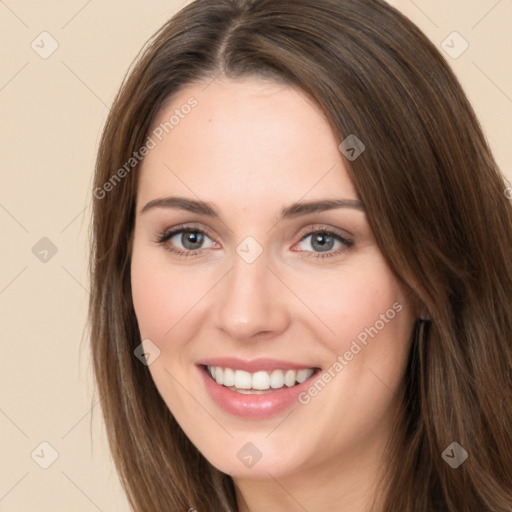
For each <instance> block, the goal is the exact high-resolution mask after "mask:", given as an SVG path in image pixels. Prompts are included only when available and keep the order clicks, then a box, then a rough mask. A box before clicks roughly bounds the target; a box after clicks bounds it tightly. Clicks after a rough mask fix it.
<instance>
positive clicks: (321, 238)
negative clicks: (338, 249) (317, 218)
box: [313, 233, 334, 252]
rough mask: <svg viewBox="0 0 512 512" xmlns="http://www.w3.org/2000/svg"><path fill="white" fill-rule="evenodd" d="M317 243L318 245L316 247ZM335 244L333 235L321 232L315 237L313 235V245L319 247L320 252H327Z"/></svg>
mask: <svg viewBox="0 0 512 512" xmlns="http://www.w3.org/2000/svg"><path fill="white" fill-rule="evenodd" d="M315 244H317V247H315ZM333 245H334V238H333V237H332V236H329V235H326V234H323V233H319V234H317V235H316V236H315V237H313V247H314V248H315V249H318V250H319V251H320V252H325V251H328V250H330V249H332V247H333Z"/></svg>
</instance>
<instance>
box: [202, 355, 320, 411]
mask: <svg viewBox="0 0 512 512" xmlns="http://www.w3.org/2000/svg"><path fill="white" fill-rule="evenodd" d="M211 361H213V360H211ZM223 361H226V360H225V359H223ZM259 361H260V363H261V361H263V360H259ZM268 361H270V360H267V362H268ZM275 362H276V361H272V368H273V369H275V368H281V369H300V368H307V366H295V367H294V368H290V364H289V363H288V366H279V365H278V366H275ZM208 364H210V363H208ZM279 364H282V363H279ZM211 366H227V367H228V368H233V367H235V368H237V369H244V368H242V367H241V366H240V364H233V360H232V361H231V363H230V364H225V365H224V364H218V363H215V364H212V365H211ZM197 368H198V371H199V374H200V376H201V378H202V379H203V382H204V384H205V387H206V391H207V392H208V394H209V395H210V398H211V399H212V400H213V402H214V403H215V404H216V405H217V406H218V407H220V408H221V409H222V410H224V411H225V412H227V413H229V414H233V415H234V416H239V417H242V418H251V419H262V418H268V417H270V416H274V415H276V414H279V413H281V412H283V411H285V410H286V409H288V408H289V407H291V406H292V405H293V404H297V402H298V396H299V394H300V393H301V392H302V391H305V390H306V389H307V388H308V387H309V386H310V385H311V380H312V379H314V378H315V376H316V373H315V374H313V375H312V376H311V377H310V378H309V379H307V380H305V381H304V382H302V383H301V384H297V385H295V386H292V387H290V388H287V387H284V388H281V389H279V390H274V391H269V392H268V393H264V394H261V395H248V394H243V393H237V392H236V391H231V390H230V389H228V388H226V387H224V386H221V385H220V384H217V382H215V380H213V379H212V378H211V377H210V375H209V374H208V373H207V372H206V369H205V367H204V366H202V365H198V366H197ZM245 368H247V366H245ZM257 369H260V370H262V369H263V368H262V367H261V366H258V367H257ZM246 371H248V370H246ZM252 371H254V370H252Z"/></svg>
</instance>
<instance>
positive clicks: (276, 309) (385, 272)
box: [131, 77, 419, 512]
mask: <svg viewBox="0 0 512 512" xmlns="http://www.w3.org/2000/svg"><path fill="white" fill-rule="evenodd" d="M191 96H193V97H194V98H196V99H197V101H198V105H197V107H196V108H195V109H193V110H192V111H191V112H190V114H188V115H187V116H185V117H184V118H183V119H181V120H180V123H179V124H178V125H176V126H175V127H174V129H173V130H172V131H170V132H169V134H168V135H167V136H166V137H164V138H163V139H162V141H161V142H159V143H158V145H157V146H156V147H155V148H154V149H152V150H151V151H150V152H149V154H148V155H147V156H146V158H145V160H144V162H143V165H142V168H141V170H140V175H139V180H140V181H139V186H138V194H137V210H136V211H137V213H136V226H135V232H134V238H133V248H132V249H133V253H132V266H131V279H132V290H133V302H134V306H135V311H136V316H137V320H138V324H139V328H140V332H141V336H142V339H150V340H151V341H152V342H153V343H154V345H156V346H157V347H158V349H159V350H160V355H159V357H157V358H156V359H155V361H154V362H153V363H152V364H151V365H150V366H149V369H150V372H151V375H152V378H153V380H154V382H155V385H156V386H157V388H158V390H159V392H160V394H161V396H162V398H163V399H164V401H165V402H166V404H167V405H168V407H169V408H170V410H171V411H172V413H173V414H174V416H175V417H176V419H177V421H178V422H179V424H180V425H181V427H182V428H183V430H184V431H185V433H186V434H187V436H188V437H189V438H190V439H191V440H192V442H193V443H194V444H195V445H196V446H197V448H198V449H199V450H200V451H201V453H203V455H204V456H205V457H206V458H207V459H208V460H209V461H210V462H211V463H212V464H213V465H214V466H216V467H217V468H219V469H220V470H221V471H223V472H226V473H228V474H230V475H231V476H232V477H233V478H234V481H235V484H236V488H237V499H238V503H239V510H240V511H242V512H246V511H251V512H259V511H267V512H268V511H271V512H279V511H288V512H289V511H296V510H297V511H299V510H300V511H303V510H304V509H306V510H323V509H326V510H343V511H348V512H350V511H354V512H355V511H358V512H361V511H363V510H368V508H369V502H370V501H371V499H372V498H373V497H375V496H376V484H377V481H378V478H379V477H380V476H381V474H380V472H379V469H380V468H382V462H383V460H384V450H385V445H386V442H387V441H388V439H389V437H390V433H391V432H392V430H393V418H394V415H395V413H396V411H397V403H398V396H399V390H400V386H401V379H402V377H403V373H404V368H405V365H406V360H407V354H408V349H409V345H410V338H411V334H412V329H413V325H414V322H415V320H416V319H417V318H418V316H419V314H418V313H419V312H418V307H417V304H416V303H415V301H414V300H413V298H412V296H411V294H410V292H409V290H408V289H406V288H405V286H404V285H403V283H402V282H401V281H400V280H399V279H398V278H397V277H396V276H395V275H394V274H393V273H392V272H391V270H390V268H389V267H388V265H387V264H386V262H385V259H384V257H383V255H382V252H381V251H380V249H379V247H378V246H377V243H376V241H375V238H374V235H373V233H372V230H371V227H370V225H369V223H368V220H367V218H366V215H365V213H364V211H363V210H360V209H356V208H348V207H346V208H337V209H331V210H328V211H322V212H317V213H310V214H307V215H302V216H298V217H296V218H291V219H287V220H279V214H280V212H281V210H282V209H283V208H284V207H286V206H288V205H290V204H292V203H294V202H298V201H301V202H307V201H313V200H321V199H351V200H357V199H358V196H357V193H356V190H355V188H354V186H353V183H352V181H351V179H350V177H349V173H348V171H347V163H346V161H345V160H344V157H343V155H342V154H341V152H340V151H339V149H338V145H339V143H340V140H338V138H337V137H336V136H335V135H334V134H333V133H332V131H331V129H330V128H329V125H328V123H327V120H326V119H325V117H324V115H323V114H322V112H321V111H320V110H319V108H318V107H317V106H316V105H315V104H314V103H313V102H312V101H311V100H310V99H308V97H307V96H305V94H303V93H302V92H300V91H298V90H297V89H294V88H292V87H290V86H288V85H283V84H278V83H276V82H272V81H268V80H263V79H261V78H256V77H251V78H245V79H238V80H229V79H226V78H222V79H221V78H218V79H216V80H215V81H214V82H213V83H211V84H210V85H208V86H207V87H205V84H194V85H191V86H189V87H188V88H186V89H184V90H183V91H181V92H180V93H179V94H178V95H177V96H176V97H174V98H173V100H172V102H171V103H169V104H168V105H167V106H165V108H164V109H163V110H162V111H161V112H160V114H159V115H158V116H157V118H156V119H155V123H154V127H156V126H158V125H159V124H160V123H161V122H164V121H165V120H168V119H169V117H170V115H172V113H173V112H174V110H175V109H176V108H180V106H181V105H183V104H185V103H186V102H187V100H188V98H190V97H191ZM367 150H368V148H367ZM171 195H173V196H181V197H185V198H189V199H192V200H197V199H201V200H203V201H207V202H209V203H212V204H213V205H214V206H215V207H216V208H217V209H218V211H219V213H220V216H221V217H220V219H215V218H211V217H208V216H205V215H203V214H199V213H192V212H189V211H184V210H179V209H176V208H160V207H155V208H151V209H148V210H147V211H145V212H142V211H141V210H142V209H143V207H144V206H145V205H146V204H147V203H148V202H149V201H152V200H155V199H160V198H163V197H167V196H171ZM182 224H186V225H187V227H189V226H190V228H196V229H197V228H200V229H202V230H204V231H206V232H207V234H208V235H207V236H205V237H204V242H203V245H202V246H200V245H196V247H201V248H202V249H201V252H200V253H199V254H197V255H195V256H180V255H178V254H174V253H172V252H170V251H169V250H168V249H169V247H175V248H177V249H181V250H183V251H186V250H187V247H188V250H189V251H190V250H191V249H190V247H191V246H190V245H188V246H187V247H185V246H184V245H183V239H182V238H181V235H177V236H174V237H173V238H172V240H171V241H167V243H166V244H164V245H162V244H159V243H158V242H157V241H156V240H157V238H158V235H159V234H160V233H161V232H164V231H165V230H169V228H173V227H175V226H180V225H182ZM322 229H330V230H334V231H336V232H337V233H339V234H340V235H341V236H343V237H345V238H348V239H349V240H350V241H352V242H353V245H352V247H348V246H345V245H344V244H343V243H342V242H339V241H335V242H334V245H333V246H332V248H331V249H329V250H328V251H327V252H328V253H330V254H331V256H329V257H324V258H323V259H320V258H316V256H318V254H320V255H322V254H324V252H322V249H321V248H319V245H318V244H317V243H315V235H312V236H308V234H309V233H311V232H314V233H315V232H316V233H317V232H318V231H321V230H322ZM249 235H250V236H252V237H253V238H254V239H255V240H256V241H257V243H258V244H259V245H260V246H261V248H262V249H263V252H262V254H261V255H260V256H259V257H258V258H257V259H256V260H255V261H254V262H252V263H247V262H246V261H245V260H244V259H243V258H241V257H240V256H239V255H238V254H237V252H236V248H237V246H238V245H239V244H240V243H241V242H242V241H243V240H244V239H245V238H246V237H247V236H249ZM316 236H318V235H316ZM185 243H187V239H186V240H185ZM192 248H193V246H192ZM336 252H338V254H336ZM394 303H399V304H400V306H401V311H400V312H399V313H397V314H396V316H395V317H394V318H393V319H392V320H389V321H388V322H387V323H385V326H384V327H383V328H382V329H380V330H379V332H378V335H376V336H375V337H373V338H369V339H368V343H367V345H366V346H364V348H363V349H362V350H361V351H360V352H359V353H358V354H357V355H355V356H354V357H353V359H352V360H351V361H349V362H348V364H347V366H346V367H345V368H344V369H343V371H341V372H339V373H337V374H336V376H335V378H333V379H332V380H331V382H329V383H328V384H327V385H326V386H325V388H324V389H323V390H322V391H321V392H320V393H318V395H317V396H315V397H313V398H311V401H310V402H309V403H308V404H307V405H302V404H299V403H297V404H294V406H293V407H292V408H291V409H289V410H286V411H285V412H283V413H281V414H278V415H274V416H272V417H270V418H265V419H256V420H254V419H252V420H248V419H243V418H239V417H235V416H233V415H230V414H228V413H226V412H224V411H223V410H221V409H219V408H218V407H217V406H216V405H215V404H214V403H213V402H212V400H211V399H210V397H209V395H208V394H207V392H206V390H205V388H204V384H203V382H202V380H201V379H200V378H198V373H197V368H196V366H195V362H196V361H198V360H199V359H203V358H206V357H216V356H234V357H239V358H242V359H254V358H258V357H268V358H275V359H283V360H287V361H292V362H298V363H304V366H305V367H319V368H321V369H322V370H324V371H325V370H327V369H328V368H329V367H331V366H332V364H333V362H334V361H335V360H336V357H337V356H338V355H343V354H344V353H345V352H346V351H347V350H349V348H350V346H351V343H352V342H353V340H355V339H356V337H357V336H358V334H360V333H361V332H362V331H364V329H365V328H367V327H370V326H373V325H374V324H375V323H376V321H377V320H379V318H381V316H380V315H382V314H384V313H385V312H386V311H387V310H388V309H390V308H391V307H392V305H393V304H394ZM291 411H292V412H291ZM248 442H251V443H253V444H254V445H255V446H256V447H257V448H258V450H259V451H260V452H261V454H262V457H261V459H260V460H259V461H258V462H257V463H256V464H255V465H254V466H252V467H251V468H248V467H246V466H245V465H244V464H243V463H242V462H241V461H240V460H239V459H238V457H237V455H236V454H237V452H238V451H239V450H240V448H241V447H242V446H244V445H245V444H246V443H248ZM377 510H378V509H377Z"/></svg>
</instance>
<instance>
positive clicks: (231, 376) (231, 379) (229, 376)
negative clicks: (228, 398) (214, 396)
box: [224, 368, 235, 387]
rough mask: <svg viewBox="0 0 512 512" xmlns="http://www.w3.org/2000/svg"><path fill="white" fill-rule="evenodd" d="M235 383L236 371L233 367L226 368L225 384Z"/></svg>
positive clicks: (232, 384) (231, 384)
mask: <svg viewBox="0 0 512 512" xmlns="http://www.w3.org/2000/svg"><path fill="white" fill-rule="evenodd" d="M234 385H235V372H234V371H233V370H232V369H231V368H225V369H224V386H227V387H229V386H234Z"/></svg>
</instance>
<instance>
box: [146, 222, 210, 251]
mask: <svg viewBox="0 0 512 512" xmlns="http://www.w3.org/2000/svg"><path fill="white" fill-rule="evenodd" d="M208 241H209V242H210V243H209V244H208V245H204V244H205V243H207V242H208ZM156 242H157V243H159V244H161V245H164V246H165V248H166V249H167V250H168V251H170V252H173V253H176V254H178V255H180V256H194V255H196V254H198V253H200V252H201V251H202V250H203V249H208V248H211V247H214V246H215V245H216V244H215V242H214V241H213V240H212V239H211V238H210V237H209V236H208V235H207V234H206V233H205V232H204V231H203V230H202V229H198V228H194V227H190V226H189V227H183V226H180V227H178V228H175V229H172V230H170V231H165V232H163V233H160V234H159V235H158V238H157V240H156Z"/></svg>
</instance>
